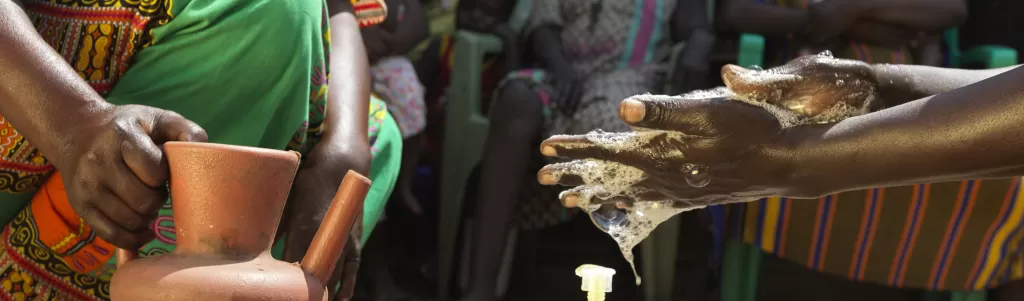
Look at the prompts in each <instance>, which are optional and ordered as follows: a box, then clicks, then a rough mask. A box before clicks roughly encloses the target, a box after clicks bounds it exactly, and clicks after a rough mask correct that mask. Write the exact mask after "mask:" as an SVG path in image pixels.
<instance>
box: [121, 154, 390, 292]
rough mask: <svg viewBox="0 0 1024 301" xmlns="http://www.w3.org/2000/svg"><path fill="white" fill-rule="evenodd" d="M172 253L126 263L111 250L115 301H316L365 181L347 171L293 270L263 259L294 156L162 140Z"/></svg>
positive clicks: (130, 255)
mask: <svg viewBox="0 0 1024 301" xmlns="http://www.w3.org/2000/svg"><path fill="white" fill-rule="evenodd" d="M164 152H165V154H166V156H167V162H168V164H169V166H170V170H171V179H170V195H171V200H172V202H171V204H172V210H174V222H175V231H176V232H175V234H176V235H177V248H176V249H175V250H174V252H171V253H170V254H164V255H157V256H150V257H145V258H140V259H134V257H135V254H136V252H135V251H127V250H118V254H117V255H118V261H119V266H118V269H117V271H116V272H115V273H114V277H113V279H111V284H110V296H111V299H112V300H114V301H148V300H161V301H195V300H209V301H220V300H232V301H251V300H267V301H271V300H273V301H321V300H327V297H328V296H327V289H326V286H325V284H326V282H327V281H328V279H329V278H330V276H331V273H332V272H333V269H334V267H335V263H336V262H337V261H338V259H339V258H340V257H341V252H342V250H343V248H344V247H345V242H346V241H347V238H348V232H349V230H350V229H351V227H352V224H353V222H354V221H355V218H356V216H357V215H358V213H359V211H360V210H362V201H363V199H364V198H365V197H366V193H367V191H368V190H369V186H370V180H369V179H367V178H366V177H363V176H362V175H359V174H358V173H356V172H353V171H349V172H348V174H347V175H346V176H345V179H344V181H343V182H342V184H341V187H340V188H339V189H338V192H337V194H336V195H335V198H334V202H333V203H332V204H331V207H330V209H328V212H327V215H326V216H325V218H324V222H323V223H322V224H321V225H320V229H319V230H318V232H317V233H316V235H315V236H314V239H313V243H312V245H311V246H310V248H309V251H308V252H307V253H306V255H305V257H304V258H303V259H302V262H301V263H300V264H295V263H288V262H283V261H278V260H275V259H274V258H273V257H271V255H270V249H271V247H272V245H273V243H274V235H275V234H276V233H277V226H278V223H279V222H280V221H281V215H282V213H283V211H284V207H285V203H286V201H287V199H288V192H289V190H290V189H291V186H292V180H293V178H294V177H295V173H296V171H298V168H299V154H298V153H296V152H286V151H279V150H271V149H261V148H252V147H241V146H231V145H222V144H213V143H192V142H168V143H167V144H165V145H164Z"/></svg>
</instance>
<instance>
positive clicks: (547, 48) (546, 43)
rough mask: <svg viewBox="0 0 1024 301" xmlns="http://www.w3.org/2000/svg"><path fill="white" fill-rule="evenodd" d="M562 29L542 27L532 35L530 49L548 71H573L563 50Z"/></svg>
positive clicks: (552, 26) (550, 26) (549, 26)
mask: <svg viewBox="0 0 1024 301" xmlns="http://www.w3.org/2000/svg"><path fill="white" fill-rule="evenodd" d="M559 33H560V28H559V27H557V26H554V25H548V26H540V27H537V29H535V30H533V32H532V33H530V47H531V49H532V50H533V54H534V55H536V56H537V59H538V60H540V62H541V63H542V64H544V67H546V68H547V69H548V70H572V64H571V61H570V60H569V58H567V57H566V56H565V51H564V50H563V49H562V47H561V45H562V41H561V40H562V38H561V36H560V35H559Z"/></svg>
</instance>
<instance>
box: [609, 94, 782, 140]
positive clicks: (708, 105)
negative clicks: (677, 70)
mask: <svg viewBox="0 0 1024 301" xmlns="http://www.w3.org/2000/svg"><path fill="white" fill-rule="evenodd" d="M737 107H742V108H743V109H749V108H746V107H750V108H755V109H756V110H757V111H764V110H763V109H761V108H758V107H754V106H750V105H747V104H745V103H742V102H740V101H735V100H730V99H728V98H727V97H726V96H725V95H716V94H709V92H695V94H690V95H681V96H667V95H649V94H645V95H637V96H633V97H630V98H627V99H626V100H623V101H622V103H621V104H620V105H619V118H622V120H623V121H625V122H626V123H627V124H629V125H631V126H635V127H640V128H647V129H655V130H666V131H676V132H681V133H684V134H688V135H696V136H716V135H718V134H719V130H720V127H721V126H722V124H720V122H721V121H722V120H723V118H724V119H730V118H728V117H730V116H731V115H736V114H734V113H736V109H737Z"/></svg>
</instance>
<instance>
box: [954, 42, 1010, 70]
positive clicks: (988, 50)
mask: <svg viewBox="0 0 1024 301" xmlns="http://www.w3.org/2000/svg"><path fill="white" fill-rule="evenodd" d="M957 63H959V66H964V65H982V66H984V67H985V68H988V69H992V68H1002V67H1009V66H1013V65H1017V51H1016V50H1013V49H1012V48H1009V47H1004V46H995V45H983V46H978V47H974V48H972V49H971V50H968V51H965V52H963V53H961V54H960V57H959V58H958V59H957Z"/></svg>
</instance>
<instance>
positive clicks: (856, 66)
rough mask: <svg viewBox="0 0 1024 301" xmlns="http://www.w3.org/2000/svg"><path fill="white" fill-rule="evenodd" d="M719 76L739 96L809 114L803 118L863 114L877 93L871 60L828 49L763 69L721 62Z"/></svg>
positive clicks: (821, 119)
mask: <svg viewBox="0 0 1024 301" xmlns="http://www.w3.org/2000/svg"><path fill="white" fill-rule="evenodd" d="M722 80H723V81H724V82H725V85H726V86H727V87H729V90H731V91H732V92H733V93H735V94H736V96H737V97H738V98H740V99H743V100H745V101H749V102H755V103H767V104H771V105H773V106H775V107H778V108H779V109H782V110H783V111H788V112H792V113H795V114H796V115H798V116H796V117H798V118H800V119H807V120H806V121H807V123H829V122H835V121H838V120H840V119H843V118H846V117H849V116H854V115H860V114H864V113H867V112H868V111H869V110H870V109H871V107H872V106H873V105H874V104H875V101H876V98H877V95H878V82H877V79H876V77H875V73H874V71H872V69H871V66H870V65H868V64H867V63H864V62H861V61H856V60H847V59H837V58H834V57H832V53H830V52H827V51H826V52H822V53H820V54H817V55H808V56H802V57H799V58H796V59H794V60H792V61H789V62H788V63H786V64H785V65H782V66H779V67H775V68H771V69H767V70H752V69H746V68H743V67H740V66H736V65H725V66H724V67H722ZM780 117H782V116H780ZM782 119H783V121H789V120H785V119H787V118H782ZM803 121H804V120H801V121H800V122H799V123H804V122H803Z"/></svg>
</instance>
